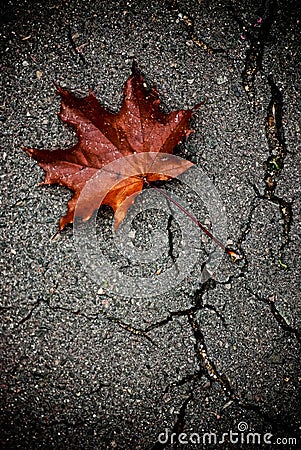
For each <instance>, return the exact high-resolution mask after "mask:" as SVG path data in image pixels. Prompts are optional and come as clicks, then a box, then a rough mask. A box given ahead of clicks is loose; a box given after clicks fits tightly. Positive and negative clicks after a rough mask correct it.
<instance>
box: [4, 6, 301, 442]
mask: <svg viewBox="0 0 301 450" xmlns="http://www.w3.org/2000/svg"><path fill="white" fill-rule="evenodd" d="M299 13H300V11H298V2H297V1H295V2H294V1H286V2H284V1H281V0H278V1H276V0H274V1H273V0H267V1H265V2H264V1H262V2H261V1H256V2H248V1H245V0H244V1H241V2H236V1H234V0H233V1H229V2H218V1H216V0H213V1H209V0H199V1H196V0H195V1H193V0H185V1H179V2H176V1H171V2H168V1H154V0H152V1H149V2H139V1H134V0H133V1H121V0H116V1H113V2H106V1H101V0H96V1H92V0H89V1H85V2H80V1H78V2H76V1H73V0H65V1H64V0H57V1H47V0H46V1H44V2H40V1H29V0H28V1H26V0H20V1H11V0H8V1H7V2H5V4H3V5H2V6H1V21H2V25H1V41H2V59H1V74H2V77H1V78H2V89H1V93H2V94H1V102H0V127H1V134H0V140H1V145H0V160H1V188H0V189H1V192H0V200H1V217H0V225H1V228H0V234H1V238H2V239H1V247H2V252H1V273H2V293H1V306H0V311H1V317H2V321H1V325H2V333H1V355H2V363H1V397H2V399H1V403H0V405H1V406H0V409H1V415H2V419H1V430H0V443H1V448H5V449H13V450H16V449H22V450H25V449H26V450H27V449H30V450H33V449H43V450H45V449H47V450H48V449H55V450H58V449H59V450H62V449H68V450H69V449H74V450H77V449H85V450H89V449H115V448H116V449H132V450H133V449H136V450H138V449H140V450H146V449H154V450H155V449H162V450H163V449H175V448H177V449H182V448H183V449H187V450H188V449H190V448H191V449H194V448H197V449H202V448H223V449H232V448H233V449H235V448H241V449H249V448H271V444H269V442H268V441H269V439H271V441H272V442H273V443H275V444H278V448H298V446H299V447H300V403H299V400H300V396H299V391H298V384H299V382H300V376H299V377H298V370H299V353H298V352H299V344H300V331H299V330H300V221H301V217H300V211H301V208H300V207H301V204H300V199H301V196H300V185H301V183H300V172H299V169H300V163H301V161H300V154H301V153H300V149H301V146H300V114H301V107H300V87H301V86H300V76H299V75H300V70H301V66H300V53H299V52H300V48H299V46H298V43H299V42H300V22H299V19H298V17H299V16H300V14H299ZM133 59H135V60H136V62H137V64H138V67H139V69H140V70H141V72H142V73H143V75H144V77H145V79H146V82H147V83H148V85H149V86H151V85H153V84H155V85H156V86H157V89H158V91H159V94H160V98H161V101H162V108H163V109H164V110H165V111H172V110H174V109H177V108H192V107H193V106H194V105H195V104H196V103H198V102H201V101H203V102H204V104H203V105H201V107H200V108H199V109H198V110H197V111H196V112H195V113H194V117H193V120H192V127H193V129H194V130H195V133H192V134H191V135H190V136H189V138H188V139H187V140H186V141H185V142H182V143H181V144H180V145H179V146H178V147H177V149H176V154H177V155H178V156H180V157H182V158H187V159H189V160H191V161H192V162H194V163H195V164H196V165H197V166H198V167H200V168H201V169H202V170H203V171H204V173H205V174H206V176H207V177H208V180H210V181H211V182H212V183H213V184H214V186H215V188H216V189H217V191H218V193H219V196H220V199H221V200H222V202H223V203H224V205H225V207H226V215H227V220H228V230H227V239H228V242H229V243H232V245H233V247H234V248H235V249H236V250H237V251H238V252H239V253H240V254H241V256H242V259H241V260H240V261H238V262H236V263H235V264H234V263H232V261H231V260H230V258H228V257H227V256H226V255H225V256H224V258H223V260H222V262H221V264H220V265H219V268H218V271H217V272H216V273H215V274H214V275H213V277H212V278H211V279H209V280H207V281H206V282H205V283H202V284H201V283H200V280H199V279H197V277H191V278H190V279H189V280H187V282H186V283H185V284H184V285H183V286H178V285H177V283H176V281H175V287H174V289H172V290H169V291H168V292H167V293H166V294H163V295H158V296H157V297H151V298H143V297H141V298H140V299H139V298H131V296H130V292H129V295H128V297H127V298H122V297H118V295H110V294H109V293H108V292H107V291H106V287H105V286H103V287H100V286H98V285H97V284H95V283H94V282H93V280H91V279H90V278H89V276H88V275H87V274H86V272H85V270H84V268H83V267H82V265H81V263H80V260H79V259H78V255H77V253H76V249H75V248H74V242H73V231H72V227H70V228H68V229H67V230H65V231H64V232H62V233H61V234H60V235H58V236H56V237H55V239H52V237H53V236H54V235H55V233H56V232H57V228H58V221H59V218H60V217H61V216H62V215H63V214H64V213H65V210H66V205H67V201H68V199H69V198H70V192H69V191H68V190H67V189H64V188H62V187H59V186H43V187H41V186H39V183H40V182H41V181H42V180H43V171H42V169H40V168H39V166H38V165H37V164H36V163H35V161H33V160H30V158H29V157H28V156H27V155H26V154H25V153H24V152H23V151H22V150H21V146H22V145H25V146H28V147H35V148H57V147H66V148H67V147H68V146H70V145H71V144H73V143H74V142H75V134H74V132H73V131H72V130H71V129H70V128H68V127H66V125H64V124H63V123H62V122H61V121H60V120H59V119H58V117H57V114H56V113H57V112H58V111H59V108H60V98H59V96H58V95H57V93H56V89H55V87H54V85H53V81H56V82H59V83H60V84H61V85H62V86H63V87H66V88H68V89H69V90H72V91H73V92H74V93H76V94H77V95H79V96H83V95H85V94H86V93H87V91H88V89H89V88H90V89H92V90H93V91H94V93H95V94H96V96H97V98H98V99H99V101H100V102H101V104H103V105H104V106H106V107H107V108H108V109H110V110H112V111H116V112H117V111H118V109H119V108H120V105H121V101H122V92H123V86H124V83H125V81H126V79H127V78H128V76H129V75H130V73H131V65H132V61H133ZM156 214H157V216H156ZM164 217H165V216H164V215H163V216H162V215H160V213H154V215H153V216H152V223H151V227H155V225H154V218H155V219H156V218H157V220H158V222H157V223H159V224H160V223H161V222H162V220H163V222H164V220H165V219H164ZM111 218H112V215H111V213H110V211H109V210H108V209H104V211H103V220H104V223H107V222H108V223H110V219H111ZM160 221H161V222H160ZM144 224H145V227H147V226H148V220H147V217H146V218H144V219H143V220H140V224H138V225H139V226H138V231H139V230H140V231H139V232H140V235H141V236H142V237H141V239H142V242H144V244H145V245H146V246H147V245H152V241H151V237H149V234H147V233H146V234H144V231H143V230H144ZM175 227H176V225H175ZM169 232H170V233H171V238H173V237H174V238H175V239H176V237H177V236H178V235H177V230H176V228H175V229H173V228H171V229H170V230H169ZM143 239H144V241H143ZM202 239H203V241H202V242H205V240H204V236H203V237H202V236H201V232H200V240H202ZM147 240H149V242H147ZM166 430H168V431H166ZM231 430H232V433H238V435H237V439H239V441H238V443H237V442H235V438H236V437H233V436H232V437H231V435H229V434H228V436H226V437H224V440H225V442H224V443H222V442H221V441H222V435H223V433H230V431H231ZM248 431H250V432H252V433H258V434H259V439H260V440H261V442H260V443H258V441H257V445H253V444H252V441H249V442H247V437H248ZM172 433H174V434H173V435H172ZM181 433H185V434H186V435H183V434H181ZM204 433H212V434H211V435H207V436H206V435H204ZM267 433H271V435H272V436H271V437H269V435H267ZM165 435H168V438H166V439H165ZM243 437H244V438H245V440H244V441H243ZM214 438H216V439H217V442H216V443H215V442H214ZM264 438H266V439H267V442H266V443H264V442H263V441H264ZM197 439H199V443H196V442H197ZM249 439H251V438H250V437H249ZM257 439H258V436H257ZM277 439H278V441H277ZM210 440H211V443H210ZM165 441H167V442H165Z"/></svg>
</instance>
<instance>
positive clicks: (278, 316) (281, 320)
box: [246, 286, 301, 342]
mask: <svg viewBox="0 0 301 450" xmlns="http://www.w3.org/2000/svg"><path fill="white" fill-rule="evenodd" d="M246 289H247V290H248V291H249V292H250V294H252V295H253V296H254V297H255V298H256V299H257V300H259V301H260V302H262V303H265V304H266V305H268V306H269V308H270V311H271V313H272V314H273V316H274V318H275V319H276V321H277V322H278V324H279V325H280V327H281V328H282V329H283V330H284V331H287V332H289V333H291V334H294V335H295V337H296V339H297V341H298V342H301V333H300V331H299V330H298V329H297V328H294V327H292V326H291V325H290V324H289V323H288V322H287V321H286V319H285V318H284V317H283V316H282V314H281V313H280V312H279V311H278V309H277V307H276V303H275V300H276V299H275V296H271V297H268V298H266V297H261V296H260V295H259V294H258V293H257V292H254V291H252V289H250V288H249V287H248V286H246Z"/></svg>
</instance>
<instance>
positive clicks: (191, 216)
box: [145, 180, 242, 262]
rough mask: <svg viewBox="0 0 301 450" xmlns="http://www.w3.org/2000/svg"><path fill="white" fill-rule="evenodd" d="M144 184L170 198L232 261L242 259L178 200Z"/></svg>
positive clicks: (156, 187)
mask: <svg viewBox="0 0 301 450" xmlns="http://www.w3.org/2000/svg"><path fill="white" fill-rule="evenodd" d="M145 182H146V184H147V185H149V186H151V187H152V188H154V189H156V190H157V191H159V192H160V194H162V195H163V196H164V197H165V198H167V199H168V200H170V201H171V202H172V203H173V204H174V205H176V206H177V207H178V208H179V209H180V210H181V211H183V213H184V214H186V216H188V217H189V218H190V219H191V220H192V221H193V222H194V223H195V224H196V225H197V226H198V227H199V228H200V229H201V230H202V231H203V232H204V233H205V234H206V235H207V236H209V237H210V239H212V240H213V241H214V242H215V243H216V244H217V245H218V246H219V247H220V248H221V249H222V250H223V251H224V252H225V253H227V254H228V255H229V256H230V257H231V259H232V261H233V262H236V261H238V260H239V259H242V257H241V256H240V255H239V254H238V253H236V252H235V251H233V250H231V249H230V248H228V247H226V246H225V245H224V244H223V243H222V242H221V241H220V240H219V239H217V238H216V237H215V236H214V235H213V234H212V233H211V232H210V231H209V230H208V229H207V228H206V227H205V226H204V225H203V224H202V223H201V222H199V221H198V220H197V219H196V217H194V216H193V215H192V214H191V213H190V212H189V211H187V210H186V209H185V208H184V207H183V206H182V205H181V204H180V203H179V202H177V201H176V200H174V199H173V198H172V197H170V196H169V195H168V194H166V192H164V191H163V190H162V189H160V188H159V187H158V186H155V185H154V184H151V183H149V182H148V181H146V180H145Z"/></svg>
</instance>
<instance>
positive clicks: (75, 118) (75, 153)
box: [23, 64, 198, 230]
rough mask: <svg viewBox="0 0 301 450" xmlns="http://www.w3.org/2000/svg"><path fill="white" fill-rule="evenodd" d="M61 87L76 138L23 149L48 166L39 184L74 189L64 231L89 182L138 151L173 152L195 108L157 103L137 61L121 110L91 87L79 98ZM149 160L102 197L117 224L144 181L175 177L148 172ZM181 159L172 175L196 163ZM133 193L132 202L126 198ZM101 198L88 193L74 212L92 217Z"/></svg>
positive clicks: (65, 112) (63, 107) (62, 115)
mask: <svg viewBox="0 0 301 450" xmlns="http://www.w3.org/2000/svg"><path fill="white" fill-rule="evenodd" d="M57 90H58V92H59V94H60V95H61V97H62V105H61V112H60V114H59V117H60V118H61V119H62V120H63V121H64V122H66V123H67V124H68V125H71V126H73V127H74V128H75V130H76V134H77V136H78V142H77V143H76V144H75V145H74V146H73V147H71V148H69V149H56V150H41V149H34V148H25V147H23V149H24V150H25V152H26V153H27V154H28V155H29V156H31V157H32V158H34V159H35V160H36V161H38V163H39V165H40V166H41V167H42V168H43V169H44V170H45V172H46V176H45V180H44V182H43V183H41V184H59V185H61V186H65V187H67V188H69V189H71V190H72V191H73V192H74V194H73V196H72V198H71V199H70V200H69V202H68V210H67V214H66V215H65V216H63V217H62V218H61V219H60V225H59V228H60V230H62V229H64V228H65V226H66V225H67V224H69V223H73V221H74V214H75V209H76V205H77V201H78V199H79V196H80V194H81V192H82V190H83V188H84V187H85V185H86V183H87V182H88V181H89V180H91V179H92V177H93V176H94V175H95V174H96V173H97V172H98V171H99V170H100V169H102V168H103V167H104V166H106V165H108V164H109V163H111V162H113V161H115V160H118V159H120V158H124V157H126V156H129V155H135V154H137V153H147V152H150V153H154V152H158V153H159V152H160V153H164V154H166V153H167V154H172V153H173V150H174V147H175V146H176V145H177V144H178V143H179V142H180V141H181V140H182V138H183V137H184V136H188V134H189V133H190V132H191V131H192V130H190V129H189V126H188V124H189V120H190V118H191V116H192V113H193V109H187V110H182V109H181V110H177V111H173V112H171V113H169V114H165V113H163V112H162V111H161V110H160V107H159V105H160V100H159V97H158V92H157V90H156V88H155V87H152V88H151V89H150V90H147V89H146V85H145V83H144V80H143V77H142V75H141V74H140V73H138V71H137V69H136V66H135V64H133V68H132V75H131V76H130V77H129V78H128V80H127V82H126V84H125V88H124V99H123V103H122V106H121V109H120V112H119V113H117V114H116V113H112V112H109V111H107V110H106V109H105V108H104V107H102V106H101V105H100V104H99V102H98V101H97V99H96V97H95V95H94V94H93V92H92V91H89V95H88V96H87V97H84V98H77V97H76V96H74V95H73V94H72V93H70V92H68V91H67V90H64V89H63V88H61V87H60V86H59V85H57ZM196 107H198V105H197V106H196ZM196 107H195V108H196ZM124 159H126V158H124ZM147 161H148V158H146V163H141V167H140V174H139V175H135V176H129V178H128V179H126V180H122V181H121V182H120V183H117V184H116V185H115V186H114V187H113V188H112V189H111V190H110V191H109V192H108V193H107V194H106V195H105V197H104V198H103V200H102V202H101V204H105V205H109V206H111V207H112V208H113V210H114V215H115V228H117V227H118V225H119V223H120V222H121V221H122V220H123V218H124V217H125V215H126V212H127V209H128V208H129V206H130V204H131V203H132V202H133V198H134V197H135V195H137V194H139V192H141V190H142V189H143V185H144V182H146V183H150V182H154V181H157V180H167V179H170V178H171V176H170V174H169V175H164V173H162V170H161V173H154V172H153V170H152V172H150V166H152V164H151V165H150V164H147ZM179 161H181V162H178V163H177V164H176V165H175V167H174V168H173V169H174V170H173V173H174V176H177V175H179V174H181V173H183V172H184V171H185V170H187V169H188V168H189V167H191V166H192V163H190V162H189V161H185V160H180V159H179ZM148 162H149V161H148ZM158 172H159V171H158ZM117 181H118V173H116V182H117ZM129 196H131V201H129V202H126V199H128V198H129ZM97 199H98V195H97V192H93V191H92V192H90V196H89V198H88V199H87V201H86V202H85V204H84V207H81V208H80V211H77V212H76V213H77V215H78V214H79V215H80V217H81V218H82V220H88V219H89V218H90V217H91V216H92V214H93V213H94V212H95V211H96V210H97V209H98V208H99V206H100V204H99V203H98V200H97ZM122 204H123V205H122ZM120 205H122V208H120Z"/></svg>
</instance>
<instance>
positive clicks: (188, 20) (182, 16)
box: [169, 0, 227, 56]
mask: <svg viewBox="0 0 301 450" xmlns="http://www.w3.org/2000/svg"><path fill="white" fill-rule="evenodd" d="M169 9H170V11H172V12H173V13H175V14H177V17H178V20H179V21H180V22H182V23H184V25H185V27H186V30H187V33H188V36H189V39H190V40H191V41H192V42H193V43H194V44H195V45H196V46H197V47H199V48H201V49H202V50H205V51H206V52H207V53H209V54H210V53H211V54H217V53H220V54H224V55H226V50H225V49H223V48H213V47H211V45H210V44H208V43H207V42H205V41H204V40H203V39H201V38H200V37H197V36H196V34H195V31H194V19H193V18H192V17H191V16H190V15H188V14H186V13H182V12H181V11H180V9H179V3H178V0H171V1H170V2H169ZM226 56H227V55H226Z"/></svg>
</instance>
